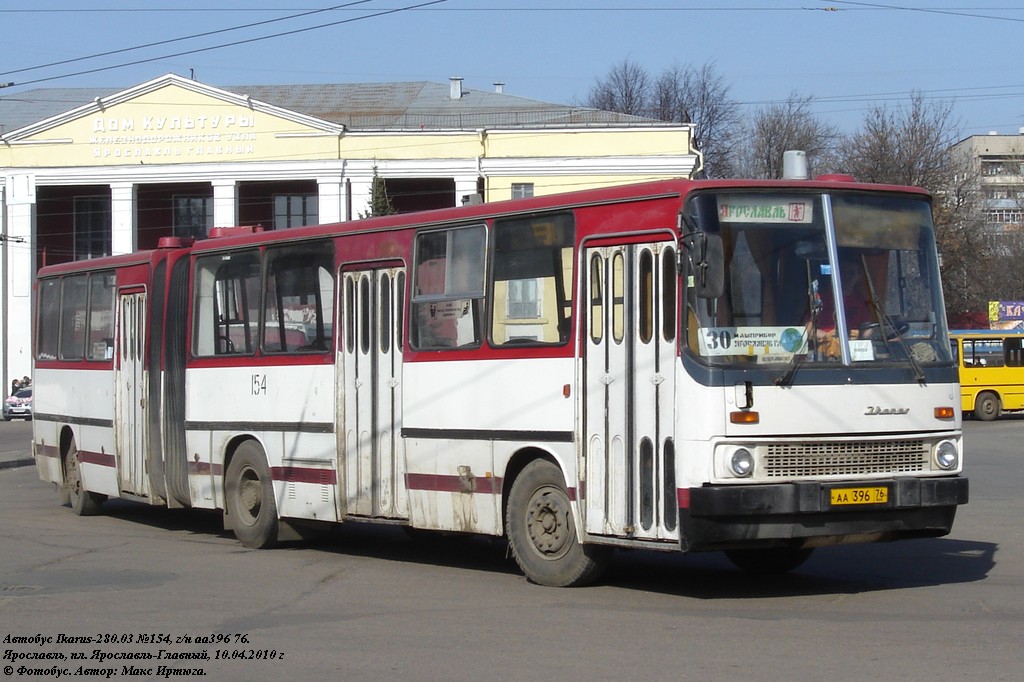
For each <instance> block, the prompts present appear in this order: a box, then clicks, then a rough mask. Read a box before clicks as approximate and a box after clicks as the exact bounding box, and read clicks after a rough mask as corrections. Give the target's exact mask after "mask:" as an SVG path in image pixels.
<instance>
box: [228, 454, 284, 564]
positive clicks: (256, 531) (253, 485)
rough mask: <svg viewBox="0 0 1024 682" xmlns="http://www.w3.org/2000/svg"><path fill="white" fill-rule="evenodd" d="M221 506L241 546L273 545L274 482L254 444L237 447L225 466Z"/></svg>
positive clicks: (275, 529)
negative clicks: (223, 507)
mask: <svg viewBox="0 0 1024 682" xmlns="http://www.w3.org/2000/svg"><path fill="white" fill-rule="evenodd" d="M224 505H225V507H226V510H227V515H228V517H229V518H230V519H231V529H232V531H234V533H235V537H236V538H238V541H239V542H241V543H242V545H243V546H245V547H248V548H250V549H268V548H270V547H273V546H275V545H276V544H277V539H278V530H279V528H280V523H279V521H278V518H277V503H276V502H275V501H274V483H273V481H272V480H271V478H270V468H269V467H268V466H267V459H266V457H264V455H263V449H262V448H261V447H260V446H259V445H258V444H257V443H256V442H255V441H251V440H250V441H246V442H245V443H242V444H241V445H239V446H238V449H237V450H236V451H235V454H234V456H233V457H232V458H231V463H230V464H228V470H227V474H226V475H225V480H224Z"/></svg>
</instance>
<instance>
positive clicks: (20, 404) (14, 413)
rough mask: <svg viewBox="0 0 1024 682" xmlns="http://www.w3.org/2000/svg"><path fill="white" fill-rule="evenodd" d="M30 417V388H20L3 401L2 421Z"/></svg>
mask: <svg viewBox="0 0 1024 682" xmlns="http://www.w3.org/2000/svg"><path fill="white" fill-rule="evenodd" d="M31 418H32V389H31V388H22V389H20V390H19V391H18V392H17V393H15V394H14V395H12V396H11V397H10V398H8V399H7V400H5V401H4V421H8V422H9V421H11V420H12V419H31Z"/></svg>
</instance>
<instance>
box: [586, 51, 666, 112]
mask: <svg viewBox="0 0 1024 682" xmlns="http://www.w3.org/2000/svg"><path fill="white" fill-rule="evenodd" d="M650 97H651V78H650V76H648V75H647V71H646V70H645V69H644V68H643V67H642V66H640V65H639V64H637V63H636V62H634V61H632V60H630V59H629V58H626V59H623V60H622V61H621V62H619V63H618V64H616V65H615V66H613V67H612V68H611V69H610V70H609V71H608V75H606V76H605V77H604V78H602V79H600V80H599V81H597V82H596V83H595V84H594V85H593V86H591V88H590V94H589V95H588V97H587V106H589V107H593V108H594V109H602V110H604V111H617V112H619V113H620V114H632V115H635V116H646V115H647V112H648V110H649V108H650Z"/></svg>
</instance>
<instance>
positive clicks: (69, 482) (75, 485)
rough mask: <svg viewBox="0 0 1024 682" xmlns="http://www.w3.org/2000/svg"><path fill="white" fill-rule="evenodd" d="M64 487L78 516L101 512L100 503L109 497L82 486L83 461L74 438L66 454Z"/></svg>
mask: <svg viewBox="0 0 1024 682" xmlns="http://www.w3.org/2000/svg"><path fill="white" fill-rule="evenodd" d="M64 489H65V490H66V491H67V495H68V502H70V503H71V511H73V512H75V514H77V515H78V516H95V515H96V514H99V513H100V505H101V504H103V502H104V501H105V500H106V499H107V496H106V495H101V494H99V493H93V492H89V491H88V490H86V489H85V488H83V487H82V463H81V461H80V460H79V459H78V447H77V446H76V445H75V441H74V439H73V438H72V439H71V443H69V444H68V452H67V454H66V455H64Z"/></svg>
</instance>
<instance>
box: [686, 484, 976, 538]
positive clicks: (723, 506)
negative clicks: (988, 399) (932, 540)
mask: <svg viewBox="0 0 1024 682" xmlns="http://www.w3.org/2000/svg"><path fill="white" fill-rule="evenodd" d="M687 492H688V495H683V496H681V501H682V504H681V505H680V510H679V515H680V524H681V529H680V530H681V531H682V532H681V533H680V545H681V549H682V550H683V551H710V550H721V549H742V548H758V547H782V546H784V547H816V546H823V545H830V544H845V543H856V542H877V541H887V540H899V539H907V538H925V537H940V536H943V535H947V534H948V533H949V532H950V530H951V529H952V527H953V519H954V517H955V516H956V508H957V506H958V505H961V504H966V503H967V499H968V479H967V478H965V477H963V476H956V477H945V478H894V479H884V480H870V481H856V482H851V481H843V482H827V483H825V482H820V481H815V482H798V483H778V484H769V485H708V486H702V487H699V488H690V489H689V490H688V491H687Z"/></svg>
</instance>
